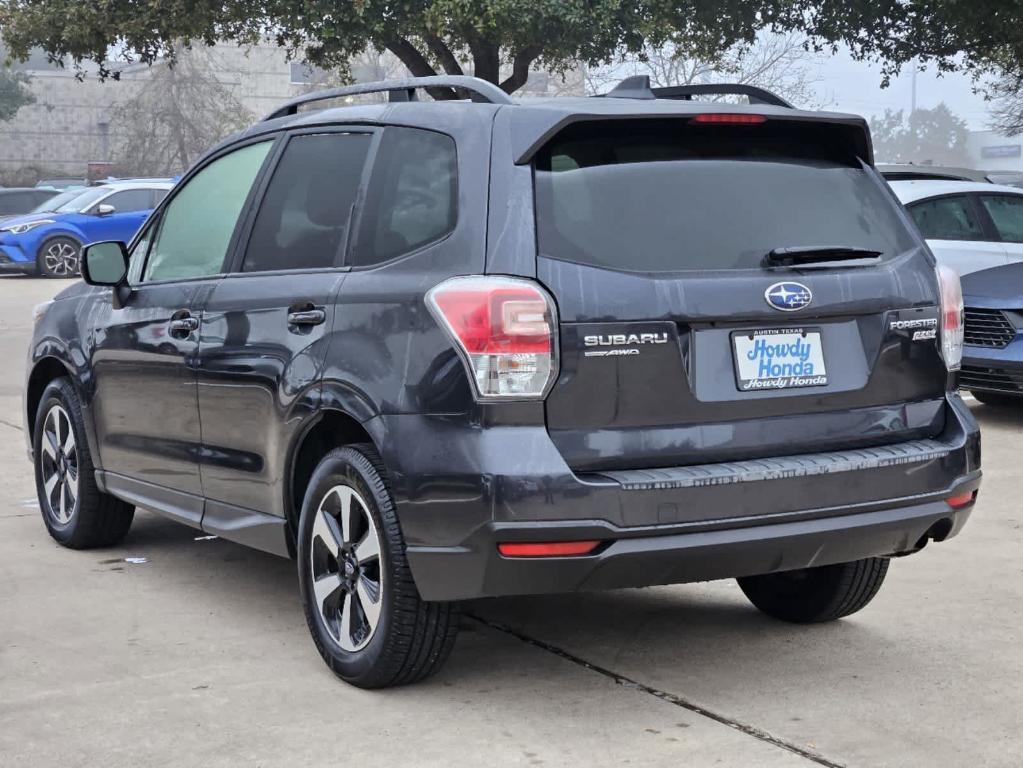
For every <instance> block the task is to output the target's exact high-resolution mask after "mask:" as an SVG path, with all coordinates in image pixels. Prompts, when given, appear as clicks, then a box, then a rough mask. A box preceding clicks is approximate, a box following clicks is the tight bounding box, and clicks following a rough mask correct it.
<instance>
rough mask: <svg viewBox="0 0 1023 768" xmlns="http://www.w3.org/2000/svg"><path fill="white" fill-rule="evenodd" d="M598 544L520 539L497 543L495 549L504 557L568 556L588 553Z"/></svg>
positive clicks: (594, 542)
mask: <svg viewBox="0 0 1023 768" xmlns="http://www.w3.org/2000/svg"><path fill="white" fill-rule="evenodd" d="M599 546H600V542H599V541H548V542H532V541H522V542H505V543H503V544H498V545H497V551H498V552H500V553H501V554H502V555H504V556H505V557H568V556H571V555H588V554H590V552H592V551H593V550H595V549H596V548H597V547H599Z"/></svg>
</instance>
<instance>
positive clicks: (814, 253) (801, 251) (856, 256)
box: [764, 245, 884, 267]
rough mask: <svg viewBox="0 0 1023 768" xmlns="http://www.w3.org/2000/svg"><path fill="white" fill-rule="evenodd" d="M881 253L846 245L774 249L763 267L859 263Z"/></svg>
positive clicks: (766, 257)
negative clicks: (835, 262) (832, 262)
mask: <svg viewBox="0 0 1023 768" xmlns="http://www.w3.org/2000/svg"><path fill="white" fill-rule="evenodd" d="M882 255H884V253H883V251H874V250H871V249H870V248H854V247H852V246H848V245H820V246H816V245H810V246H801V247H798V248H775V249H774V250H773V251H771V252H770V253H769V254H767V256H765V257H764V266H765V267H795V266H799V265H801V264H819V263H824V262H829V261H859V260H862V259H873V260H877V259H880V258H881V256H882Z"/></svg>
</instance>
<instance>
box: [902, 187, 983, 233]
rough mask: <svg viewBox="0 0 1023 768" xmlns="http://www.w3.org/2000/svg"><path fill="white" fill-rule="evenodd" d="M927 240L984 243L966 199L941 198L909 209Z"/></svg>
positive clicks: (969, 203)
mask: <svg viewBox="0 0 1023 768" xmlns="http://www.w3.org/2000/svg"><path fill="white" fill-rule="evenodd" d="M909 212H910V213H911V214H912V215H913V219H914V220H915V221H916V225H917V226H918V227H920V231H921V232H922V233H923V236H924V237H926V238H927V239H928V240H984V239H986V238H985V237H984V230H983V228H982V227H981V225H980V221H979V220H978V219H977V214H976V212H975V211H974V209H973V204H972V203H971V202H970V199H969V198H968V197H942V198H939V199H938V200H925V201H924V202H922V203H916V204H914V205H911V206H910V207H909Z"/></svg>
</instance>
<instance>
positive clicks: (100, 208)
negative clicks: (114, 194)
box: [96, 203, 117, 216]
mask: <svg viewBox="0 0 1023 768" xmlns="http://www.w3.org/2000/svg"><path fill="white" fill-rule="evenodd" d="M116 212H117V209H116V208H114V206H112V205H110V203H100V204H99V205H97V206H96V215H97V216H109V215H110V214H111V213H116Z"/></svg>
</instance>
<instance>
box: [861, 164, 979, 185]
mask: <svg viewBox="0 0 1023 768" xmlns="http://www.w3.org/2000/svg"><path fill="white" fill-rule="evenodd" d="M877 170H878V172H879V173H880V174H881V175H882V176H884V177H885V178H886V179H887V180H888V181H975V182H978V183H982V184H990V183H992V181H993V179H992V173H994V172H992V171H978V170H976V169H974V168H955V167H952V166H943V165H914V164H913V163H897V164H890V165H886V164H881V163H878V165H877Z"/></svg>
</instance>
